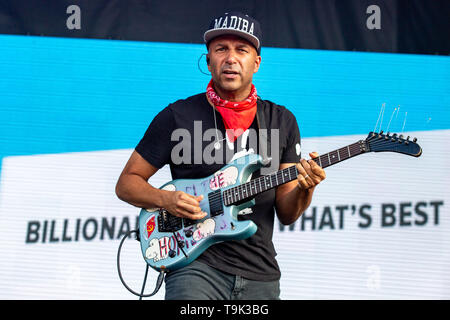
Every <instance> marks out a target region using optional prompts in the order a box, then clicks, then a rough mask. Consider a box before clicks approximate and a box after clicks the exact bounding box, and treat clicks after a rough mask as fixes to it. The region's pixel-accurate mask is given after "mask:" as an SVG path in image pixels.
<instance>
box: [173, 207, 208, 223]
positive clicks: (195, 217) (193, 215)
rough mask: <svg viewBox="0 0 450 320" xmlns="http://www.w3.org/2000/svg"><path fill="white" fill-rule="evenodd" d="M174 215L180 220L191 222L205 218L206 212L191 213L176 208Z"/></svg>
mask: <svg viewBox="0 0 450 320" xmlns="http://www.w3.org/2000/svg"><path fill="white" fill-rule="evenodd" d="M175 215H176V216H178V217H181V218H186V219H191V220H198V219H202V218H204V217H205V216H206V212H204V211H200V212H199V213H192V212H190V211H188V210H185V209H183V208H177V210H176V212H175Z"/></svg>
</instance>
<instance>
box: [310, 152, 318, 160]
mask: <svg viewBox="0 0 450 320" xmlns="http://www.w3.org/2000/svg"><path fill="white" fill-rule="evenodd" d="M309 156H310V157H311V158H313V159H314V158H317V157H318V156H319V154H318V153H317V152H310V153H309Z"/></svg>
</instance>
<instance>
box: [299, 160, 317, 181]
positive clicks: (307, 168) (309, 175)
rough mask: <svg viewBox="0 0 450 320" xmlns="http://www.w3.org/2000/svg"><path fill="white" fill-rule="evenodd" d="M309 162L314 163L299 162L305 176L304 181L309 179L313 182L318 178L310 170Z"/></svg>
mask: <svg viewBox="0 0 450 320" xmlns="http://www.w3.org/2000/svg"><path fill="white" fill-rule="evenodd" d="M310 161H312V162H314V160H308V161H306V160H305V159H302V160H300V163H301V164H302V167H303V169H304V170H305V172H306V174H305V175H304V177H305V178H306V179H310V180H311V181H314V180H316V179H318V177H317V176H316V175H315V174H314V172H313V171H312V169H311V163H310Z"/></svg>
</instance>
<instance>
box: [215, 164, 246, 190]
mask: <svg viewBox="0 0 450 320" xmlns="http://www.w3.org/2000/svg"><path fill="white" fill-rule="evenodd" d="M238 174H239V170H238V168H236V167H228V168H226V169H224V170H219V171H217V172H216V173H214V176H213V177H212V178H211V179H210V180H209V188H210V189H211V190H217V189H219V188H224V187H228V186H232V185H234V184H236V181H237V178H238Z"/></svg>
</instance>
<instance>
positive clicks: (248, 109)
mask: <svg viewBox="0 0 450 320" xmlns="http://www.w3.org/2000/svg"><path fill="white" fill-rule="evenodd" d="M206 94H207V96H208V98H209V100H210V101H211V102H212V104H213V105H214V107H215V108H216V109H217V111H219V112H220V114H221V115H222V118H223V122H224V125H225V129H233V131H230V130H227V136H228V140H230V141H232V142H234V141H235V140H236V139H237V137H239V136H240V135H241V134H243V133H244V132H245V130H247V129H248V128H249V127H250V126H251V124H252V122H253V119H255V115H256V101H257V95H256V88H255V86H254V85H253V84H252V89H251V91H250V95H249V96H248V97H247V99H245V100H244V101H239V102H234V101H228V100H224V99H222V98H221V97H219V95H218V94H217V93H216V91H215V90H214V87H213V81H212V79H211V81H210V82H209V84H208V86H207V87H206ZM233 133H234V134H233Z"/></svg>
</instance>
